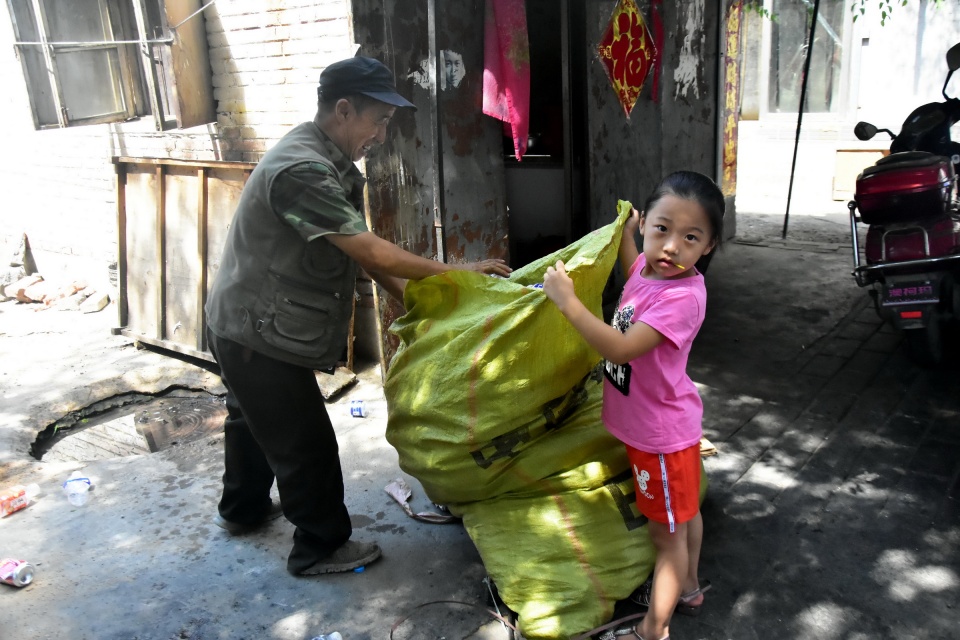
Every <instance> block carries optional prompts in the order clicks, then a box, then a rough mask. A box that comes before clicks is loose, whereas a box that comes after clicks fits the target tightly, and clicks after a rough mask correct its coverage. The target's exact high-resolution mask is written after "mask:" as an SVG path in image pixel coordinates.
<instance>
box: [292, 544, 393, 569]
mask: <svg viewBox="0 0 960 640" xmlns="http://www.w3.org/2000/svg"><path fill="white" fill-rule="evenodd" d="M379 557H380V546H379V545H377V544H376V543H375V542H356V541H354V540H347V541H346V542H345V543H344V544H343V546H341V547H339V548H338V549H337V550H336V551H334V552H333V553H331V554H330V555H329V556H327V557H326V558H324V559H323V560H321V561H319V562H317V563H315V564H313V565H311V566H310V567H309V568H308V569H304V570H303V571H301V572H300V573H299V575H301V576H317V575H322V574H324V573H343V572H345V571H353V570H354V569H358V568H360V567H362V566H364V565H368V564H370V563H371V562H373V561H374V560H376V559H377V558H379Z"/></svg>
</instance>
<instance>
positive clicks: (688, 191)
mask: <svg viewBox="0 0 960 640" xmlns="http://www.w3.org/2000/svg"><path fill="white" fill-rule="evenodd" d="M667 194H670V195H674V196H676V197H678V198H683V199H684V200H693V201H694V202H696V203H697V204H699V205H700V206H701V207H703V210H704V211H706V212H707V217H708V218H709V219H710V224H711V226H712V227H713V235H712V237H711V239H712V240H713V241H714V242H716V244H717V246H718V247H719V246H720V244H721V242H722V241H723V213H724V209H725V208H726V205H725V204H724V201H723V192H722V191H720V187H718V186H717V183H715V182H714V181H713V180H711V179H710V178H708V177H707V176H705V175H703V174H702V173H697V172H696V171H676V172H674V173H671V174H670V175H668V176H666V177H665V178H664V179H663V180H661V181H660V183H659V184H657V186H656V187H655V188H654V189H653V192H652V193H651V194H650V196H649V197H648V198H647V201H646V202H645V203H644V205H643V211H644V214H646V212H647V211H650V210H651V209H652V208H653V207H654V206H655V205H656V204H657V202H658V201H659V200H660V198H662V197H663V196H665V195H667Z"/></svg>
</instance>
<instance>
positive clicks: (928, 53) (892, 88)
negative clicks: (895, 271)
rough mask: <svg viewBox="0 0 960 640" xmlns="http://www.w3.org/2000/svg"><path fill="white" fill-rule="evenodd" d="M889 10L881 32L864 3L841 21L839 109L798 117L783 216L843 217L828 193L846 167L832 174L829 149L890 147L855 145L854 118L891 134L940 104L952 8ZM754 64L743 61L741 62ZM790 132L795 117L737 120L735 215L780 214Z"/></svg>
mask: <svg viewBox="0 0 960 640" xmlns="http://www.w3.org/2000/svg"><path fill="white" fill-rule="evenodd" d="M895 4H896V5H897V6H896V7H895V9H894V13H893V16H892V18H891V19H889V20H888V21H887V23H886V25H885V26H881V25H880V17H879V15H878V14H877V9H876V6H875V3H868V11H867V14H866V15H865V16H863V17H861V18H859V19H858V20H857V21H856V22H855V23H852V24H851V23H849V22H848V25H847V28H848V30H849V31H848V33H849V37H848V38H846V43H847V44H846V48H847V51H846V53H845V60H846V64H847V65H848V68H847V74H846V76H845V77H847V78H848V86H847V91H846V95H847V104H845V105H844V106H843V109H842V110H841V112H840V113H837V114H830V115H827V114H805V115H804V118H803V127H802V130H801V137H800V145H799V147H798V149H797V167H796V173H795V175H794V184H793V192H792V198H791V203H790V213H791V215H793V214H800V215H805V214H814V215H816V214H838V213H839V214H846V212H847V209H846V200H845V198H840V199H835V195H834V194H835V193H838V194H839V193H841V192H842V191H843V190H842V189H839V190H835V189H834V181H835V179H837V180H838V181H839V182H838V186H844V184H845V182H849V179H850V171H849V168H848V167H847V168H846V170H845V171H840V173H839V174H838V155H837V151H838V150H839V149H881V148H888V147H889V144H890V143H889V138H888V137H887V136H886V135H885V134H878V135H877V136H876V137H875V138H874V139H873V140H872V141H869V142H861V141H860V140H857V138H856V137H855V136H854V135H853V128H854V125H855V124H856V123H857V122H858V121H859V120H866V121H868V122H872V123H873V124H875V125H877V126H879V127H885V128H888V129H891V130H893V131H894V132H896V131H899V130H900V125H901V124H902V122H903V120H904V118H906V116H907V115H908V114H909V113H910V112H911V111H912V110H913V109H915V108H916V107H918V106H920V105H921V104H924V103H926V102H935V101H941V100H943V97H942V95H941V93H940V92H941V89H942V88H943V81H944V78H945V77H946V73H947V63H946V53H947V49H948V48H949V47H950V46H951V45H953V44H956V43H958V42H960V3H957V2H956V1H954V0H945V1H944V2H942V3H941V4H940V6H939V7H937V6H936V5H934V4H933V2H931V1H930V0H909V2H908V3H907V6H901V5H900V4H899V3H895ZM747 49H749V50H751V51H755V49H753V48H750V47H747ZM755 60H756V58H755V57H751V58H750V59H749V60H747V61H745V64H750V63H753V62H755ZM948 91H949V92H950V94H951V95H953V96H960V72H958V73H956V74H954V78H953V80H952V81H951V83H950V87H949V89H948ZM760 101H761V102H762V98H761V100H760ZM745 103H746V104H756V100H753V99H746V98H745ZM796 128H797V117H796V114H764V113H761V114H760V117H759V119H751V120H741V121H740V123H739V140H738V152H737V153H738V155H737V160H738V170H737V198H736V206H737V211H740V212H744V213H769V214H783V213H784V212H785V211H786V206H787V194H788V190H789V183H790V168H791V162H792V159H793V152H794V137H795V135H796ZM953 139H954V140H960V125H958V126H956V127H954V129H953ZM863 157H864V158H869V155H868V154H863ZM868 164H869V163H868ZM840 165H841V166H843V165H844V163H843V161H842V160H841V161H840Z"/></svg>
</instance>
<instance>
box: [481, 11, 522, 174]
mask: <svg viewBox="0 0 960 640" xmlns="http://www.w3.org/2000/svg"><path fill="white" fill-rule="evenodd" d="M525 4H526V3H525V0H486V7H485V15H484V25H483V28H484V33H483V67H484V68H483V112H484V113H485V114H487V115H488V116H492V117H494V118H498V119H500V120H503V121H504V122H506V123H509V124H510V130H511V133H512V135H513V149H514V153H515V155H516V157H517V160H520V159H521V158H522V157H523V154H524V153H526V151H527V135H528V133H529V130H530V40H529V37H528V35H527V10H526V6H525Z"/></svg>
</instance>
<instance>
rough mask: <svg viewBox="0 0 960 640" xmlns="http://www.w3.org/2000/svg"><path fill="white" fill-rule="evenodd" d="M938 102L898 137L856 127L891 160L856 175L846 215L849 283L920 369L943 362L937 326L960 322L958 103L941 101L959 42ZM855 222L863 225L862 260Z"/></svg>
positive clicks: (956, 63) (958, 64)
mask: <svg viewBox="0 0 960 640" xmlns="http://www.w3.org/2000/svg"><path fill="white" fill-rule="evenodd" d="M947 66H948V68H949V73H948V74H947V79H946V81H945V82H944V84H943V91H942V93H943V97H944V101H943V102H931V103H929V104H925V105H923V106H921V107H918V108H917V109H915V110H914V111H913V112H912V113H911V114H910V115H909V116H908V117H907V119H906V120H905V121H904V123H903V126H902V127H901V130H900V133H899V134H894V133H893V132H892V131H890V130H889V129H878V128H877V127H875V126H874V125H872V124H870V123H867V122H859V123H858V124H857V126H856V127H855V128H854V134H855V135H856V136H857V138H859V139H860V140H869V139H871V138H873V137H874V136H875V135H876V134H877V132H878V131H884V132H886V133H887V134H889V135H890V137H891V138H892V142H891V144H890V154H889V155H887V156H885V157H883V158H881V159H880V160H878V161H877V162H876V163H875V164H874V165H872V166H870V167H867V168H866V169H864V170H863V172H862V173H861V174H860V175H859V176H857V182H856V190H855V192H854V199H853V200H852V201H850V203H849V204H848V205H847V207H848V208H849V210H850V232H851V237H852V245H853V267H854V268H853V277H854V278H855V279H856V282H857V284H858V285H859V286H861V287H870V296H871V297H872V298H873V302H874V307H875V309H876V311H877V313H878V314H879V315H880V317H881V318H883V319H884V320H885V321H887V322H889V323H890V324H891V325H892V326H893V327H895V328H896V329H898V330H900V331H902V334H903V336H904V339H905V342H906V347H907V352H908V354H909V355H910V357H911V358H912V359H913V360H914V361H915V362H918V363H920V364H936V363H939V362H940V361H941V359H942V357H943V341H942V336H943V329H944V325H945V324H947V323H949V322H952V321H956V320H958V319H960V202H958V195H957V193H958V192H957V172H958V170H960V143H957V142H953V141H951V140H950V127H951V126H953V125H954V124H955V123H956V122H957V121H960V99H957V98H951V97H950V96H948V95H947V85H948V84H949V82H950V77H951V76H952V75H953V72H954V71H956V70H957V69H958V68H960V43H958V44H956V45H954V46H953V47H951V48H950V50H949V51H948V52H947ZM858 223H862V224H865V225H867V237H866V247H864V251H863V252H862V254H861V248H860V246H859V244H860V243H859V241H858V236H857V232H858V226H857V225H858Z"/></svg>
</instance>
